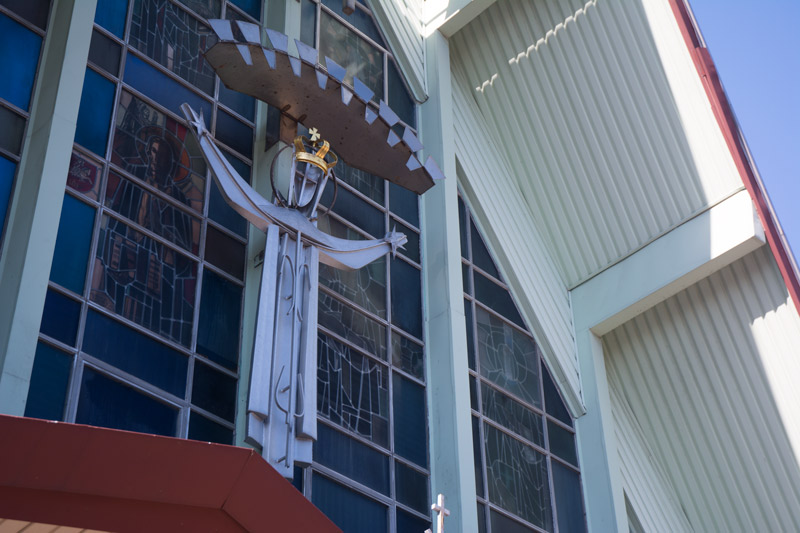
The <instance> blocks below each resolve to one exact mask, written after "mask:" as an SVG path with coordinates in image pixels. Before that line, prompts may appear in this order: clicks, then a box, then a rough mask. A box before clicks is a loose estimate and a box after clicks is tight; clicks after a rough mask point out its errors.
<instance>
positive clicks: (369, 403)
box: [317, 333, 389, 447]
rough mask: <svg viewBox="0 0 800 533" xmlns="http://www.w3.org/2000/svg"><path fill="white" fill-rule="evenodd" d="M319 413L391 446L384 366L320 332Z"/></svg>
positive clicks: (377, 441) (383, 444)
mask: <svg viewBox="0 0 800 533" xmlns="http://www.w3.org/2000/svg"><path fill="white" fill-rule="evenodd" d="M317 364H318V368H317V412H318V413H319V415H320V416H322V417H325V418H327V419H328V420H330V421H331V422H333V423H334V424H337V425H340V426H342V427H343V428H345V429H348V430H350V431H353V432H355V433H357V434H359V435H361V436H362V437H365V438H367V439H369V440H371V441H373V442H375V443H377V444H380V445H381V446H384V447H388V446H389V386H388V379H387V372H388V371H387V369H386V367H385V366H384V365H382V364H380V363H378V362H377V361H373V360H372V359H370V358H369V357H367V356H365V355H361V354H360V353H358V352H357V351H355V350H354V349H352V348H350V347H348V346H346V345H344V344H342V343H340V342H338V341H336V340H334V339H332V338H330V337H328V336H327V335H324V334H323V333H319V342H318V343H317Z"/></svg>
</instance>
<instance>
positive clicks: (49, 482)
mask: <svg viewBox="0 0 800 533" xmlns="http://www.w3.org/2000/svg"><path fill="white" fill-rule="evenodd" d="M0 518H7V519H15V520H27V521H31V522H43V523H49V524H58V525H65V526H73V527H81V528H90V529H99V530H106V531H120V532H125V531H155V532H158V531H176V530H177V531H313V532H331V533H333V532H339V531H340V530H339V529H338V528H337V527H336V526H335V525H334V524H333V523H332V522H331V521H330V520H329V519H328V518H327V517H325V515H323V514H322V512H321V511H319V509H317V508H316V507H314V506H313V505H312V504H311V502H309V501H308V500H306V499H305V498H304V497H303V496H302V494H300V493H299V492H298V491H297V490H295V488H294V487H292V485H291V484H290V483H288V482H287V481H286V480H285V479H283V477H282V476H281V475H280V474H278V472H276V471H275V470H274V469H273V468H272V467H270V466H269V465H268V464H267V463H266V461H264V460H263V459H262V458H261V456H260V455H258V454H257V453H256V452H255V451H253V450H251V449H247V448H238V447H235V446H223V445H220V444H209V443H204V442H196V441H190V440H183V439H175V438H168V437H158V436H154V435H145V434H142V433H132V432H128V431H118V430H113V429H104V428H96V427H91V426H81V425H77V424H65V423H58V422H50V421H44V420H37V419H33V418H19V417H12V416H3V415H0Z"/></svg>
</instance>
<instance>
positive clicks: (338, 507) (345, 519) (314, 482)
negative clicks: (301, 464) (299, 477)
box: [311, 474, 389, 533]
mask: <svg viewBox="0 0 800 533" xmlns="http://www.w3.org/2000/svg"><path fill="white" fill-rule="evenodd" d="M311 502H312V503H313V504H314V505H316V506H317V508H319V510H320V511H322V512H323V513H325V515H327V517H328V518H330V519H331V520H332V521H333V523H334V524H336V525H337V526H339V527H340V528H341V529H342V531H345V532H346V533H382V532H386V531H388V528H389V524H388V520H387V509H386V507H385V506H383V505H381V504H380V503H378V502H376V501H374V500H371V499H369V498H367V497H366V496H362V495H360V494H357V493H355V492H353V491H352V490H350V489H347V488H345V487H343V486H342V485H340V484H338V483H336V482H334V481H331V480H329V479H328V478H325V477H322V476H320V475H318V474H314V477H313V478H311Z"/></svg>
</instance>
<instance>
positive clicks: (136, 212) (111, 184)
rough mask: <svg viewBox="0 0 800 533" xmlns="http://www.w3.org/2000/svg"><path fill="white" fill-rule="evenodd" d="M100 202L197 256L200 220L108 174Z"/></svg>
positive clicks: (131, 182)
mask: <svg viewBox="0 0 800 533" xmlns="http://www.w3.org/2000/svg"><path fill="white" fill-rule="evenodd" d="M104 203H105V205H106V207H108V208H110V209H113V210H114V211H116V212H117V213H119V214H120V215H122V216H123V217H125V218H127V219H128V220H130V221H131V222H133V223H135V224H138V225H139V227H142V228H145V229H147V230H150V231H152V232H153V233H155V234H156V235H158V236H160V237H163V238H164V239H166V240H168V241H169V242H171V243H173V244H177V245H178V246H180V247H181V248H183V249H184V250H187V251H190V252H192V253H194V254H197V253H199V248H200V246H199V244H200V221H199V220H198V219H197V218H196V217H193V216H191V215H189V214H188V213H186V212H185V211H183V210H182V209H180V208H178V207H176V206H175V205H173V204H172V203H171V202H168V201H167V200H166V199H165V198H162V197H160V196H158V195H157V194H154V193H153V192H151V191H150V190H148V189H145V188H144V187H141V186H140V185H138V184H137V183H135V182H134V181H132V180H129V179H125V178H124V177H122V176H120V175H119V174H117V173H116V172H109V174H108V184H107V185H106V195H105V199H104Z"/></svg>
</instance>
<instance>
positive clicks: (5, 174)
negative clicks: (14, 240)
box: [0, 157, 17, 236]
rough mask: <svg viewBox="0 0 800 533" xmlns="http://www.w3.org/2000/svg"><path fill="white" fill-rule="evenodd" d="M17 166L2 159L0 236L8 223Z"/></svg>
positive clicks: (0, 159) (0, 166) (0, 163)
mask: <svg viewBox="0 0 800 533" xmlns="http://www.w3.org/2000/svg"><path fill="white" fill-rule="evenodd" d="M16 171H17V165H16V164H15V163H12V162H11V161H9V160H8V159H6V158H5V157H0V236H2V232H3V226H4V225H5V222H6V213H7V212H8V201H9V199H10V198H11V186H12V185H13V184H14V173H15V172H16Z"/></svg>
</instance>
